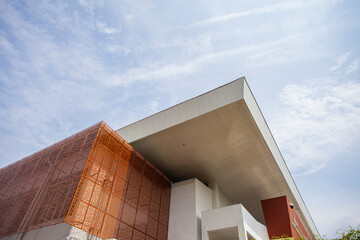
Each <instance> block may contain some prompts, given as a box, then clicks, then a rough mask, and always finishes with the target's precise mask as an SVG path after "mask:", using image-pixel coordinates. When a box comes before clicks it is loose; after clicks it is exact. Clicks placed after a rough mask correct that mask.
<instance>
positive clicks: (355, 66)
mask: <svg viewBox="0 0 360 240" xmlns="http://www.w3.org/2000/svg"><path fill="white" fill-rule="evenodd" d="M359 62H360V60H359V59H356V60H354V61H352V62H351V63H350V65H349V66H348V68H347V69H346V74H349V73H352V72H355V71H356V70H358V69H359Z"/></svg>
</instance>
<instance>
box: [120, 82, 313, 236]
mask: <svg viewBox="0 0 360 240" xmlns="http://www.w3.org/2000/svg"><path fill="white" fill-rule="evenodd" d="M117 133H118V134H120V135H121V136H122V137H123V138H124V139H125V140H126V141H128V142H129V143H130V144H131V145H132V146H133V147H135V149H137V150H138V151H139V152H140V153H141V154H142V155H144V156H145V157H146V158H147V159H148V160H150V161H151V162H153V164H154V165H155V166H157V167H158V168H159V169H160V170H162V171H163V172H164V173H165V174H166V175H168V177H169V178H170V179H171V180H172V181H175V182H176V181H182V180H186V179H189V178H198V179H199V180H201V181H202V182H204V183H212V182H216V183H217V184H219V186H220V188H221V189H222V190H223V191H224V193H225V194H226V195H227V196H228V197H230V198H231V200H233V201H235V202H238V203H242V204H244V206H245V207H246V209H248V210H249V212H250V213H251V214H252V215H254V217H255V218H257V220H258V221H260V222H263V223H264V219H263V215H262V212H261V206H260V200H262V199H265V198H271V197H277V196H280V195H287V196H288V198H289V200H290V201H291V202H292V203H293V204H294V206H295V207H296V209H297V212H298V215H299V216H300V218H301V220H302V221H303V223H304V225H305V226H306V228H307V230H308V231H309V233H310V234H313V235H318V236H319V233H318V231H317V229H316V226H315V224H314V222H313V220H312V218H311V216H310V214H309V212H308V209H307V208H306V206H305V203H304V201H303V199H302V197H301V195H300V193H299V191H298V189H297V187H296V185H295V182H294V180H293V178H292V176H291V174H290V172H289V169H288V168H287V166H286V163H285V161H284V159H283V157H282V155H281V153H280V150H279V148H278V146H277V145H276V142H275V140H274V138H273V136H272V134H271V132H270V129H269V127H268V125H267V123H266V121H265V119H264V117H263V115H262V113H261V111H260V108H259V106H258V104H257V102H256V100H255V98H254V96H253V94H252V92H251V90H250V88H249V86H248V84H247V82H246V80H245V78H244V77H242V78H239V79H237V80H235V81H232V82H230V83H228V84H226V85H223V86H221V87H219V88H216V89H214V90H212V91H210V92H207V93H205V94H202V95H200V96H197V97H195V98H192V99H190V100H187V101H185V102H182V103H180V104H177V105H175V106H173V107H170V108H168V109H166V110H163V111H161V112H159V113H156V114H154V115H151V116H149V117H147V118H144V119H142V120H140V121H137V122H135V123H132V124H130V125H128V126H125V127H123V128H121V129H119V130H117ZM258 176H261V177H258ZM254 202H256V203H254ZM257 202H259V203H257ZM259 209H260V210H259Z"/></svg>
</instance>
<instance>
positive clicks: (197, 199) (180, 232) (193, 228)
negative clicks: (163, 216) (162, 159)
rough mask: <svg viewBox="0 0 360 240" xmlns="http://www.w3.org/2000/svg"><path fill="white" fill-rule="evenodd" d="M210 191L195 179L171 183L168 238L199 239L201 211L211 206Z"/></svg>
mask: <svg viewBox="0 0 360 240" xmlns="http://www.w3.org/2000/svg"><path fill="white" fill-rule="evenodd" d="M212 192H213V191H212V190H211V189H210V188H208V187H207V186H206V185H204V184H203V183H202V182H200V181H199V180H197V179H189V180H186V181H183V182H179V183H175V184H173V185H172V187H171V198H170V215H169V232H168V239H169V240H201V212H202V211H204V210H208V209H212V208H213V200H212V198H213V196H212Z"/></svg>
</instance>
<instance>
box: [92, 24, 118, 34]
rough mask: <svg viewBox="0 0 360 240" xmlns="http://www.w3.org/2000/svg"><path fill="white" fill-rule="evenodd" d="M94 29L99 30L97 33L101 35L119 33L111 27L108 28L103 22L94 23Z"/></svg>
mask: <svg viewBox="0 0 360 240" xmlns="http://www.w3.org/2000/svg"><path fill="white" fill-rule="evenodd" d="M96 27H97V29H98V30H99V32H101V33H106V34H114V33H117V32H119V30H118V29H116V28H113V27H109V26H108V25H106V23H104V22H96Z"/></svg>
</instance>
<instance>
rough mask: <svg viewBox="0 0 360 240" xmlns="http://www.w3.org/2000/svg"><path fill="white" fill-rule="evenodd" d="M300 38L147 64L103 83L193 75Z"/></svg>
mask: <svg viewBox="0 0 360 240" xmlns="http://www.w3.org/2000/svg"><path fill="white" fill-rule="evenodd" d="M298 37H299V35H298V34H295V35H291V36H286V37H284V38H281V39H277V40H275V41H271V42H267V43H262V44H254V45H247V46H243V47H238V48H235V49H229V50H224V51H218V52H210V53H207V54H203V55H201V56H200V57H197V58H194V59H190V60H188V61H185V62H174V63H165V64H164V63H163V62H158V63H152V64H147V65H143V66H140V67H137V68H131V69H129V70H127V71H126V72H125V73H114V74H113V75H111V76H110V78H108V79H103V81H104V82H106V84H108V85H110V86H129V85H131V84H133V83H135V82H138V81H139V82H141V81H159V80H162V79H166V78H170V77H179V76H182V75H186V74H190V73H193V72H194V71H196V70H199V69H200V68H201V67H202V66H203V65H205V64H209V63H211V62H214V61H217V60H219V59H222V58H227V57H232V56H237V55H240V54H247V53H248V54H250V53H251V55H254V54H260V53H261V52H263V51H266V50H269V49H270V48H273V47H275V46H277V45H280V44H284V43H286V42H289V41H293V40H295V39H297V38H298ZM249 58H250V56H249ZM283 60H284V59H283Z"/></svg>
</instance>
